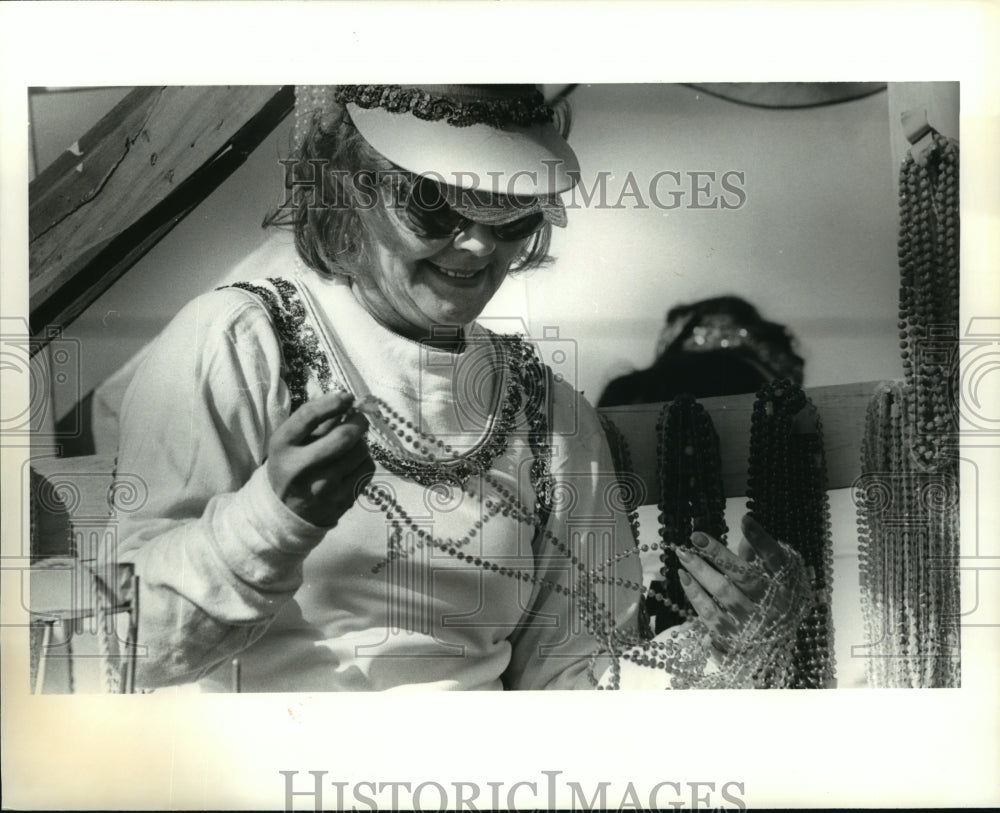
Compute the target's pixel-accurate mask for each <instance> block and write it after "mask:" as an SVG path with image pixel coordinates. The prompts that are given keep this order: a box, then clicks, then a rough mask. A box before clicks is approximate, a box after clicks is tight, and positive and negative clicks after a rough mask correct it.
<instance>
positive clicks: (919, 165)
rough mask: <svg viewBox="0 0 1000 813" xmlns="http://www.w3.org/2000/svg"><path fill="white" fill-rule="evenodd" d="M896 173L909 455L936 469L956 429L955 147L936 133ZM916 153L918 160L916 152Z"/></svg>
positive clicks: (900, 317) (957, 253) (952, 440)
mask: <svg viewBox="0 0 1000 813" xmlns="http://www.w3.org/2000/svg"><path fill="white" fill-rule="evenodd" d="M929 137H930V138H931V139H932V142H933V143H932V146H931V147H930V148H929V149H928V150H926V151H920V152H917V151H916V150H911V151H910V152H909V153H908V154H907V157H906V159H905V160H904V161H903V164H902V166H901V167H900V171H899V242H898V255H899V270H900V281H899V323H898V327H899V340H900V341H899V345H900V350H901V355H902V361H903V374H904V379H905V381H906V382H907V384H908V385H909V386H910V388H911V390H912V391H913V393H914V394H915V396H916V397H915V399H914V400H913V401H912V405H911V408H912V409H913V414H912V417H911V418H910V419H911V420H913V421H914V423H915V426H916V428H917V430H918V431H917V432H916V433H914V440H913V447H912V453H913V454H914V455H916V457H917V460H918V461H919V462H920V464H921V465H924V466H926V467H930V468H933V467H935V466H936V465H937V463H938V461H939V460H941V461H945V463H944V465H947V462H946V461H947V459H948V458H949V457H950V453H949V451H948V449H949V447H950V446H951V445H953V443H954V433H955V431H956V430H957V428H958V415H957V408H956V399H955V397H954V396H955V393H956V392H957V384H958V354H957V338H958V299H959V289H958V286H959V277H958V258H959V221H958V145H957V144H956V143H955V142H954V141H952V140H950V139H947V138H945V137H944V136H942V135H940V134H939V133H937V132H934V131H933V130H932V131H931V132H930V136H929ZM915 152H917V154H916V155H915V154H914V153H915Z"/></svg>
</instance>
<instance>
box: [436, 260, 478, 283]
mask: <svg viewBox="0 0 1000 813" xmlns="http://www.w3.org/2000/svg"><path fill="white" fill-rule="evenodd" d="M424 262H425V263H426V264H427V265H428V266H429V267H430V268H432V269H433V270H434V271H436V272H437V273H439V274H442V275H443V276H445V277H448V279H452V280H456V281H469V280H473V279H475V278H476V277H478V276H479V275H480V274H482V273H483V271H485V270H486V269H485V267H483V268H471V269H470V268H445V267H444V266H441V265H438V264H437V263H432V262H431V261H430V260H425V261H424Z"/></svg>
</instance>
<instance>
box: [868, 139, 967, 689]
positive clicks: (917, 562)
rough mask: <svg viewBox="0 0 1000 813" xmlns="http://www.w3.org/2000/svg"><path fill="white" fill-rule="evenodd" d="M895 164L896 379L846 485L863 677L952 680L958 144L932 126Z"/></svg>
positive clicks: (890, 681)
mask: <svg viewBox="0 0 1000 813" xmlns="http://www.w3.org/2000/svg"><path fill="white" fill-rule="evenodd" d="M929 138H930V140H929V148H928V149H927V150H926V151H917V150H916V149H913V150H911V151H910V152H909V153H908V154H907V157H906V159H905V160H904V162H903V164H902V165H901V167H900V174H899V213H900V234H899V269H900V285H899V323H898V327H899V331H900V332H899V337H900V352H901V357H902V362H903V373H904V380H903V382H902V383H899V382H890V383H884V384H883V385H881V386H880V387H879V389H878V390H877V391H876V392H875V394H874V395H873V397H872V400H871V402H870V403H869V406H868V413H867V415H866V419H865V433H864V440H863V443H862V453H861V457H862V459H861V471H862V476H861V478H860V479H859V480H858V482H857V484H856V486H855V502H856V505H857V511H858V554H859V566H860V581H861V587H862V591H861V602H862V613H863V616H864V620H865V633H866V638H867V641H868V654H869V657H868V658H867V660H866V669H867V677H868V682H869V684H870V685H872V686H877V687H899V688H905V687H924V688H932V687H957V686H958V685H959V684H960V681H961V670H960V630H959V623H958V620H959V612H960V608H959V576H958V555H959V525H958V493H959V482H958V456H957V431H958V411H957V403H956V398H955V393H956V392H957V381H958V354H957V336H958V313H959V312H958V307H959V296H958V293H959V291H958V286H959V268H958V251H959V222H958V145H957V144H956V142H954V141H952V140H950V139H947V138H945V137H944V136H942V135H940V134H939V133H937V132H935V131H933V130H931V131H930V133H929Z"/></svg>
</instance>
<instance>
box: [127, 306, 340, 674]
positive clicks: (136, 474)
mask: <svg viewBox="0 0 1000 813" xmlns="http://www.w3.org/2000/svg"><path fill="white" fill-rule="evenodd" d="M280 373H281V351H280V348H279V345H278V341H277V338H276V335H275V332H274V327H273V325H272V324H271V321H270V317H269V315H268V313H267V311H266V310H265V308H264V307H263V305H262V304H261V303H260V302H259V301H258V300H257V299H256V297H254V296H253V295H251V294H249V293H246V292H244V291H239V290H232V289H228V290H221V291H215V292H212V293H210V294H206V295H204V296H202V297H199V298H197V299H195V300H194V301H193V302H191V303H190V304H189V305H187V306H186V307H185V308H184V309H183V310H182V311H181V312H180V313H179V314H178V315H177V317H176V318H175V319H174V320H173V321H172V322H171V323H170V325H168V327H167V328H166V329H165V330H164V332H163V333H162V334H161V335H160V336H159V337H158V338H157V340H156V341H155V342H154V343H153V345H152V346H151V347H150V349H149V352H148V353H147V355H146V358H145V359H144V361H143V363H142V365H141V366H140V368H139V369H138V370H137V372H136V375H135V377H134V378H133V380H132V382H131V384H130V385H129V388H128V390H127V392H126V394H125V398H124V401H123V404H122V417H121V435H120V440H119V454H118V462H117V472H118V474H119V475H123V476H124V475H128V476H129V477H131V478H134V480H137V481H138V482H140V483H142V484H143V485H144V486H145V496H146V498H145V501H144V502H143V503H142V505H141V506H139V507H138V508H137V509H136V510H134V511H131V512H129V513H128V514H125V515H124V516H123V517H122V519H121V522H120V526H119V531H118V540H117V560H118V561H120V562H132V563H134V565H135V568H136V573H137V575H138V577H139V584H140V597H141V600H140V603H139V608H140V609H139V612H140V615H139V625H138V630H139V646H140V649H139V655H138V660H137V683H138V684H139V685H140V686H143V687H156V686H164V685H170V684H176V683H185V682H189V681H193V680H196V679H198V678H200V677H201V676H203V675H205V674H207V673H208V672H209V671H211V670H212V669H213V668H215V667H216V666H217V665H219V664H220V663H222V662H224V661H225V660H226V659H228V658H230V657H232V656H233V655H234V654H235V653H237V652H239V651H240V650H242V649H244V648H245V647H247V646H248V645H250V644H251V643H252V642H253V641H255V640H256V639H257V638H259V637H260V635H262V634H263V632H264V631H265V630H266V628H267V626H268V624H269V623H270V622H271V621H272V620H273V619H274V617H275V616H276V614H277V613H278V611H279V610H280V609H281V607H282V606H283V605H284V604H285V603H286V602H287V601H288V600H289V599H290V598H291V597H292V595H293V594H294V593H295V591H296V590H297V589H298V587H299V586H300V585H301V583H302V562H303V560H304V559H305V557H306V555H307V554H308V553H309V552H310V551H311V550H312V549H313V548H314V547H315V546H316V545H317V544H319V542H320V541H321V540H322V538H323V536H324V535H325V534H326V532H327V531H328V530H329V529H324V528H318V527H316V526H314V525H312V524H310V523H308V522H306V521H305V520H303V519H301V518H300V517H298V516H297V515H296V514H295V513H293V512H292V511H291V510H290V509H288V508H287V507H286V506H285V505H284V504H283V503H282V502H281V501H280V500H279V499H278V498H277V496H276V495H275V494H274V492H273V490H272V489H271V487H270V483H269V482H268V479H267V476H266V472H265V471H264V468H263V464H264V461H265V457H266V450H267V446H268V442H269V440H270V438H271V435H272V433H273V431H274V429H275V428H276V427H277V426H278V425H279V424H280V423H281V422H282V421H283V420H284V419H285V418H286V417H287V416H288V414H289V403H290V399H289V395H288V390H287V388H286V387H285V385H284V383H283V382H282V380H281V375H280Z"/></svg>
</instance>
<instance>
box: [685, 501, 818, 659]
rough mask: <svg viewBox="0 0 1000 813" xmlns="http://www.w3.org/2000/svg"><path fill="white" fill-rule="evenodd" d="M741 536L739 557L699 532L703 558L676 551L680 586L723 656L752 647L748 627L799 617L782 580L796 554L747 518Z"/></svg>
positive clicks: (767, 626)
mask: <svg viewBox="0 0 1000 813" xmlns="http://www.w3.org/2000/svg"><path fill="white" fill-rule="evenodd" d="M743 535H744V541H745V544H744V545H742V546H740V549H739V554H737V553H734V552H733V551H732V550H730V549H729V548H728V547H726V546H725V545H723V544H722V543H721V542H719V541H718V540H716V539H713V538H712V537H710V536H709V535H708V534H705V533H701V532H696V533H694V534H693V535H692V542H694V544H695V546H696V547H697V548H698V550H699V552H700V554H701V555H699V554H696V553H689V552H687V551H686V550H684V549H680V550H678V559H679V560H680V563H681V565H682V566H683V568H684V569H683V570H682V571H681V572H680V580H681V586H682V587H683V589H684V592H685V594H686V595H687V597H688V599H689V600H690V602H691V605H692V606H693V607H694V609H695V611H696V612H697V614H698V617H699V618H700V619H701V620H702V621H703V622H704V624H705V626H706V627H707V628H708V631H709V634H710V635H711V638H712V645H713V647H714V648H715V649H716V650H718V651H719V652H721V653H723V654H725V653H730V652H733V651H734V649H735V648H737V647H740V648H743V647H746V646H748V645H752V644H754V643H756V642H755V641H752V640H746V635H745V633H746V632H747V630H748V628H749V625H751V624H752V627H753V630H754V631H762V630H763V631H766V630H769V629H771V628H772V627H773V626H774V625H776V624H777V625H780V624H781V623H783V622H784V621H785V619H790V618H797V617H798V614H797V613H796V612H795V609H796V608H794V607H793V606H792V602H793V601H795V600H801V596H799V598H798V599H796V597H795V589H794V586H793V585H789V584H788V583H787V582H786V580H785V579H783V578H782V577H783V575H784V574H786V573H787V572H788V566H789V565H790V564H792V562H790V561H789V560H790V557H793V556H795V557H797V556H798V554H797V553H795V552H794V551H792V550H791V549H790V548H788V547H787V546H783V545H780V544H779V543H778V542H776V541H775V540H774V539H773V538H772V537H771V536H770V535H769V534H768V533H767V532H766V531H765V530H764V529H763V528H761V527H760V525H758V524H757V523H756V522H755V521H754V520H753V519H751V518H750V516H749V515H746V516H744V518H743ZM703 557H704V558H703ZM710 562H711V563H710ZM751 563H753V564H751ZM750 634H751V635H752V634H753V632H752V631H751V633H750Z"/></svg>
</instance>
